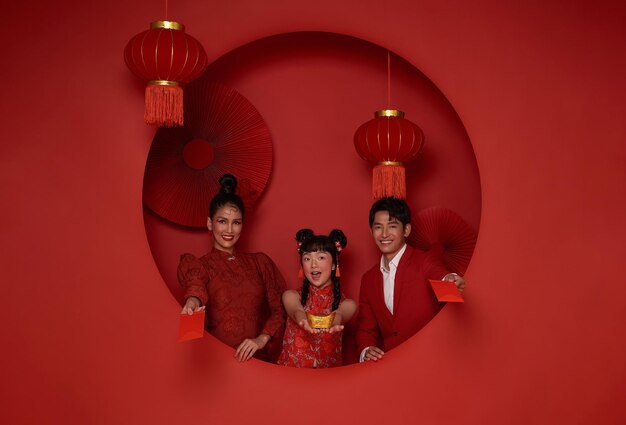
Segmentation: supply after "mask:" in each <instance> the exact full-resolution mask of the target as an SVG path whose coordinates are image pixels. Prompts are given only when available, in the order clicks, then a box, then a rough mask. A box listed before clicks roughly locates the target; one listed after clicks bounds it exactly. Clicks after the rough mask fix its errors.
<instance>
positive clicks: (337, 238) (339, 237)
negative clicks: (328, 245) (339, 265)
mask: <svg viewBox="0 0 626 425" xmlns="http://www.w3.org/2000/svg"><path fill="white" fill-rule="evenodd" d="M328 238H329V239H330V240H331V241H333V242H339V245H341V248H342V249H343V248H345V247H346V245H348V238H346V235H344V233H343V232H342V231H341V230H339V229H333V230H331V232H330V233H329V234H328Z"/></svg>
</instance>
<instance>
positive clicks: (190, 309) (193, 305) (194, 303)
mask: <svg viewBox="0 0 626 425" xmlns="http://www.w3.org/2000/svg"><path fill="white" fill-rule="evenodd" d="M198 310H200V300H199V299H198V298H196V297H189V298H187V302H185V306H184V307H183V310H182V311H181V312H180V314H189V315H192V314H194V313H195V312H196V311H198Z"/></svg>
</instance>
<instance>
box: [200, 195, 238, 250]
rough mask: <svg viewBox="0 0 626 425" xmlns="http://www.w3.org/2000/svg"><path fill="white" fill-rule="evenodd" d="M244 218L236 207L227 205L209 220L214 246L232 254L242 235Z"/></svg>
mask: <svg viewBox="0 0 626 425" xmlns="http://www.w3.org/2000/svg"><path fill="white" fill-rule="evenodd" d="M242 227H243V218H242V215H241V211H240V210H239V208H237V207H236V206H234V205H231V204H226V205H224V206H223V207H221V208H218V210H217V211H216V212H215V215H214V216H213V218H211V217H209V219H208V220H207V228H208V229H209V231H210V232H213V246H214V247H215V248H216V249H219V250H220V251H226V252H228V253H230V254H232V253H233V250H234V249H235V244H236V243H237V241H238V240H239V236H240V235H241V229H242Z"/></svg>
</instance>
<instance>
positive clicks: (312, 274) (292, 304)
mask: <svg viewBox="0 0 626 425" xmlns="http://www.w3.org/2000/svg"><path fill="white" fill-rule="evenodd" d="M296 241H297V242H298V252H299V253H300V263H301V264H302V271H303V273H304V280H303V283H302V288H300V289H299V290H297V291H296V290H293V289H290V290H288V291H285V292H284V293H283V305H284V306H285V311H286V312H287V315H288V319H287V327H286V329H285V336H284V338H283V349H282V352H281V354H280V357H279V358H278V364H280V365H285V366H293V367H310V368H327V367H335V366H341V363H342V358H341V336H342V331H343V327H344V323H346V322H348V321H349V320H350V319H351V318H352V316H353V315H354V313H355V312H356V309H357V305H356V303H355V302H354V301H353V300H351V299H348V298H345V296H344V295H343V294H342V292H341V289H340V286H339V273H338V272H339V269H338V264H339V263H338V258H339V253H340V252H341V250H342V249H343V248H345V246H346V244H347V242H348V241H347V239H346V237H345V235H344V234H343V232H342V231H341V230H338V229H335V230H333V231H332V232H330V234H329V235H328V236H322V235H317V236H316V235H314V234H313V231H312V230H310V229H301V230H299V231H298V233H296Z"/></svg>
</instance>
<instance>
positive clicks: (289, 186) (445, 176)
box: [144, 32, 481, 363]
mask: <svg viewBox="0 0 626 425" xmlns="http://www.w3.org/2000/svg"><path fill="white" fill-rule="evenodd" d="M390 80H391V106H392V107H393V108H396V109H400V110H402V111H404V112H405V114H406V118H407V119H409V120H411V121H413V122H415V123H416V124H418V125H419V126H420V127H421V128H422V130H423V131H424V135H425V144H424V149H423V151H422V153H421V154H420V156H419V157H418V158H417V159H416V160H414V161H412V162H409V163H407V164H406V175H407V201H408V203H409V205H410V206H411V209H412V211H413V216H414V217H417V216H418V215H419V213H420V211H423V210H426V209H428V208H431V207H435V206H440V207H444V208H446V209H448V210H450V211H453V212H454V213H455V214H456V215H458V216H459V217H460V218H461V219H462V220H463V221H464V222H466V223H467V225H468V227H469V228H470V229H471V230H472V231H473V232H474V233H475V234H477V233H478V226H479V222H480V209H481V195H480V179H479V173H478V166H477V163H476V158H475V156H474V152H473V149H472V146H471V143H470V140H469V138H468V136H467V133H466V131H465V129H464V127H463V124H462V122H461V120H460V119H459V117H458V115H457V113H456V112H455V110H454V108H453V107H452V105H451V104H450V102H449V101H448V100H447V99H446V97H445V96H444V95H443V94H442V93H441V91H440V90H439V89H438V88H437V87H436V86H435V85H434V84H433V82H432V81H430V80H429V79H428V78H427V77H426V76H424V75H423V74H422V73H421V72H420V71H419V70H418V69H417V68H416V67H415V66H414V65H413V64H411V63H409V62H407V61H406V60H404V59H402V58H401V57H399V56H397V55H394V54H393V53H392V54H391V79H390ZM198 81H208V82H216V83H219V84H223V85H225V86H228V87H232V88H234V89H235V90H237V92H239V93H241V94H242V95H243V96H244V97H245V98H246V99H248V100H249V101H250V102H251V103H252V104H253V105H254V107H255V108H256V109H257V110H258V111H259V113H260V114H261V115H262V116H263V118H264V120H265V122H266V123H267V127H268V129H269V131H270V133H271V136H272V141H273V169H272V174H271V176H270V179H269V181H268V184H267V186H266V188H265V191H264V192H263V196H262V197H260V198H259V199H258V201H257V203H256V204H255V207H254V210H253V211H251V213H250V214H246V218H245V223H244V229H243V232H242V236H241V239H240V241H239V243H238V247H240V248H241V249H243V250H244V251H248V252H259V251H261V252H265V253H267V254H268V255H269V256H270V257H271V258H272V259H273V260H274V262H275V263H276V264H277V266H278V268H279V269H280V271H281V272H282V274H283V275H284V277H285V280H286V281H287V285H288V286H289V287H290V288H297V287H298V286H299V281H298V278H297V275H298V269H299V257H298V254H297V252H296V250H295V248H294V247H295V241H294V235H295V233H296V231H297V230H298V229H300V228H303V227H308V228H312V229H313V230H315V232H316V233H328V231H330V230H331V229H332V228H340V229H342V230H343V231H344V233H345V234H346V235H347V237H348V240H349V242H348V246H347V248H346V249H345V250H344V251H343V252H342V258H341V285H342V290H343V291H344V293H345V294H346V296H348V297H349V298H352V299H355V300H357V299H358V295H359V286H360V279H361V275H362V274H363V273H364V272H365V271H366V270H367V269H369V268H371V267H372V266H373V265H374V264H376V263H377V262H378V261H379V260H380V253H379V252H378V250H377V248H376V246H375V244H374V242H373V241H372V236H371V233H370V230H369V226H368V211H369V208H370V206H371V204H372V202H373V199H372V195H371V164H369V163H367V162H365V161H363V160H362V159H361V158H360V157H359V156H358V154H357V153H356V151H355V149H354V144H353V136H354V132H355V131H356V129H357V128H358V127H359V126H360V125H361V124H363V123H364V122H366V121H368V120H370V119H371V118H372V117H373V116H374V115H373V114H374V112H375V111H376V110H379V109H385V108H387V106H388V105H387V50H386V49H384V48H382V47H380V46H376V45H374V44H372V43H369V42H366V41H363V40H360V39H356V38H353V37H349V36H344V35H339V34H330V33H320V32H305V33H289V34H282V35H277V36H272V37H268V38H264V39H260V40H257V41H254V42H251V43H249V44H246V45H244V46H241V47H239V48H237V49H235V50H232V51H231V52H228V53H227V54H225V55H224V56H222V57H221V58H219V59H218V60H216V61H215V62H214V63H212V64H211V65H209V67H208V68H207V71H206V73H205V74H204V75H203V76H202V77H201V78H200V79H199V80H198ZM207 210H208V206H207ZM144 211H145V214H144V218H145V226H146V233H147V237H148V241H149V244H150V247H151V250H152V253H153V256H154V259H155V262H156V264H157V266H158V268H159V270H160V272H161V274H162V276H163V279H164V281H165V282H166V284H167V286H168V287H169V288H170V290H171V292H172V293H173V294H174V296H175V297H176V299H177V300H178V301H179V302H181V303H182V301H183V291H182V289H181V287H180V285H179V283H178V281H177V278H176V269H177V265H178V259H179V257H180V255H181V254H182V253H185V252H191V253H193V254H194V255H196V256H201V255H203V254H205V253H206V252H208V251H209V250H210V249H211V246H212V242H211V237H210V235H209V234H208V232H207V231H206V230H204V229H192V228H184V227H182V226H177V225H174V224H172V223H171V222H168V221H167V220H163V219H162V218H160V217H159V216H158V215H157V214H154V213H153V212H152V211H150V209H145V210H144ZM467 285H468V287H470V286H471V285H472V282H468V284H467ZM444 311H445V309H444ZM355 359H356V349H355V348H354V327H353V326H348V327H347V328H346V330H345V331H344V362H345V363H351V362H354V361H355Z"/></svg>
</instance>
